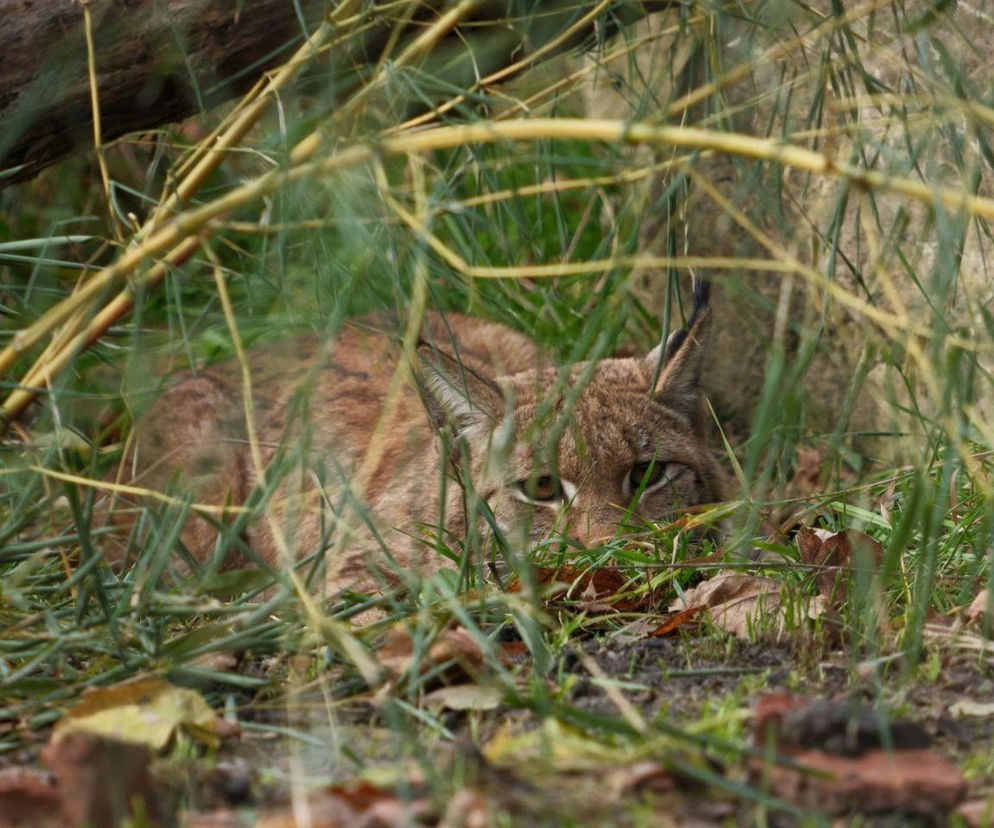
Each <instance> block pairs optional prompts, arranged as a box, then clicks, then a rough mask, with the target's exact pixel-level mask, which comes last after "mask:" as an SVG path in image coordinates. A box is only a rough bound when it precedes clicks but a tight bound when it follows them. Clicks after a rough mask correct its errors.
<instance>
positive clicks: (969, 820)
mask: <svg viewBox="0 0 994 828" xmlns="http://www.w3.org/2000/svg"><path fill="white" fill-rule="evenodd" d="M956 816H958V817H959V818H960V819H961V820H962V821H963V824H964V825H965V826H966V828H990V826H991V825H994V798H991V797H988V798H987V799H971V800H970V801H969V802H964V803H963V804H962V805H960V806H959V807H958V808H957V809H956Z"/></svg>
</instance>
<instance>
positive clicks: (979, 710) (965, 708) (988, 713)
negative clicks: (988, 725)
mask: <svg viewBox="0 0 994 828" xmlns="http://www.w3.org/2000/svg"><path fill="white" fill-rule="evenodd" d="M949 715H950V716H952V717H953V718H954V719H965V718H975V719H989V718H991V717H992V716H994V702H991V701H976V700H975V699H960V700H959V701H957V702H953V703H952V704H951V705H949Z"/></svg>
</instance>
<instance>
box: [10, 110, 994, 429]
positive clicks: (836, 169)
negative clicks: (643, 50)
mask: <svg viewBox="0 0 994 828" xmlns="http://www.w3.org/2000/svg"><path fill="white" fill-rule="evenodd" d="M541 139H553V140H588V141H603V142H606V143H630V144H649V145H661V146H671V147H683V148H688V149H698V150H711V151H715V152H723V153H728V154H731V155H739V156H743V157H746V158H755V159H758V160H763V161H771V162H775V163H779V164H784V165H787V166H792V167H797V168H799V169H804V170H808V171H810V172H814V173H818V174H820V175H826V176H835V177H839V178H844V179H847V180H848V181H850V182H851V184H853V185H857V186H860V187H863V188H865V189H869V190H880V191H882V192H890V193H895V194H898V195H903V196H906V197H908V198H911V199H915V200H917V201H921V202H923V203H926V204H932V205H935V204H938V205H941V206H942V207H944V208H946V209H948V210H952V211H960V210H964V211H967V212H969V213H972V214H974V215H977V216H982V217H984V218H994V200H991V199H988V198H983V197H980V196H976V195H973V194H971V193H965V192H962V191H959V190H953V189H950V188H944V187H930V186H928V185H927V184H924V183H922V182H919V181H913V180H911V179H908V178H902V177H900V176H891V175H888V174H887V173H883V172H879V171H876V170H867V169H863V168H860V167H855V166H853V165H851V164H848V163H846V162H836V161H835V160H834V159H832V158H830V157H828V156H826V155H824V154H822V153H818V152H814V151H812V150H809V149H805V148H803V147H796V146H792V145H790V144H784V143H783V142H781V141H778V140H774V139H769V138H756V137H753V136H751V135H741V134H737V133H729V132H717V131H713V130H703V129H694V128H690V127H670V126H653V125H650V124H639V123H637V124H628V123H625V122H624V121H621V120H586V119H582V118H562V119H552V118H537V119H532V120H529V119H521V120H514V121H502V122H489V123H475V124H465V125H459V126H445V127H437V128H435V129H430V130H425V131H424V132H419V133H414V134H412V135H404V136H397V137H391V138H386V139H384V140H382V141H381V142H379V143H376V144H373V143H368V144H357V145H355V146H352V147H348V148H346V149H344V150H342V151H341V152H338V153H335V154H334V155H332V156H330V157H329V158H324V159H321V160H318V161H312V162H308V163H303V164H296V165H294V166H292V167H290V168H289V169H286V170H271V171H270V172H268V173H266V174H264V175H262V176H260V177H259V178H257V179H255V180H253V181H249V182H247V183H245V184H242V185H241V186H239V187H236V188H235V189H233V190H231V191H229V192H228V193H226V194H224V195H223V196H220V197H219V198H217V199H215V200H214V201H211V202H208V203H207V204H204V205H202V206H200V207H197V208H195V209H192V210H189V211H187V212H185V213H180V214H179V215H178V216H176V218H175V219H174V220H172V221H171V222H170V223H169V224H167V225H165V226H164V227H163V228H162V229H160V230H158V231H156V232H154V233H153V234H152V235H151V236H149V237H148V238H147V239H145V240H144V241H143V242H142V243H140V244H138V245H136V246H135V247H133V248H131V249H129V250H128V251H127V252H126V253H125V254H124V255H123V256H122V257H121V258H120V259H119V260H118V261H117V262H115V263H114V264H112V265H110V266H108V267H107V268H105V269H104V270H103V271H102V272H100V273H98V274H97V275H96V276H94V277H93V278H92V279H91V280H90V281H89V282H87V284H86V285H84V286H83V287H82V288H81V289H80V290H79V291H78V292H77V293H76V294H74V295H73V296H71V297H67V298H66V299H64V300H63V301H62V302H60V303H59V304H57V305H55V306H54V307H53V308H52V309H50V310H49V311H48V312H47V313H46V314H45V316H43V317H42V318H41V319H39V320H38V321H36V322H35V323H34V324H32V325H30V326H29V327H28V328H26V329H24V330H23V331H20V332H18V333H17V334H16V335H15V336H14V338H13V340H12V341H11V343H10V344H9V345H8V346H7V347H6V348H5V349H4V350H3V351H2V352H0V374H2V373H4V372H6V371H8V370H9V369H10V367H11V365H12V364H13V363H14V361H15V360H16V359H17V358H18V356H19V355H20V354H21V353H22V352H23V351H24V350H26V349H27V348H30V347H31V346H33V345H34V344H36V343H37V342H39V341H40V340H41V338H42V337H44V336H46V335H47V334H49V333H51V332H52V331H53V330H55V329H56V328H57V327H58V326H59V325H61V324H62V323H63V322H65V321H66V320H67V319H68V318H69V317H70V316H71V315H72V314H73V313H74V312H75V311H76V310H77V309H78V308H80V307H83V306H85V305H87V304H90V303H92V302H93V301H95V300H96V298H97V297H98V296H99V295H100V294H102V293H103V292H104V291H106V290H108V289H110V288H112V287H113V286H114V285H116V284H118V283H119V282H121V281H123V280H124V279H125V278H126V277H127V276H128V275H129V274H131V273H132V272H133V271H135V270H136V269H137V268H138V267H139V266H140V265H141V263H142V262H143V261H145V260H146V259H148V258H150V257H153V256H158V255H161V254H163V253H164V251H167V250H169V249H170V248H172V247H173V246H174V245H178V244H181V243H183V242H184V241H185V240H187V239H188V237H189V236H190V235H191V234H193V233H205V234H209V232H210V231H211V230H212V229H213V228H212V227H211V226H210V225H211V222H213V221H214V220H215V219H217V218H219V217H220V216H222V215H224V214H226V213H228V212H230V211H231V210H234V209H235V208H236V207H241V206H243V205H245V204H248V203H251V202H253V201H255V200H257V199H259V198H262V197H263V196H266V195H269V194H270V193H272V192H275V191H276V190H277V189H279V188H280V187H282V186H284V185H286V184H288V183H292V182H296V181H300V180H303V179H307V178H314V177H318V176H327V175H331V174H332V173H336V172H338V171H340V170H343V169H347V168H350V167H355V166H358V165H360V164H364V163H367V162H369V161H370V160H372V159H373V158H374V157H375V156H376V155H377V154H381V155H406V154H409V153H425V152H432V151H435V150H442V149H453V148H457V147H462V146H466V145H470V144H492V143H499V142H503V141H535V140H541ZM304 140H305V141H307V140H308V139H304ZM302 143H303V142H302ZM298 146H299V145H298ZM587 267H588V269H593V270H595V271H599V270H601V269H602V268H603V264H602V263H600V262H595V263H589V264H588V266H587ZM557 272H558V271H557ZM500 275H503V276H507V275H514V273H513V272H511V271H502V272H501V273H500ZM90 330H92V326H91V328H90ZM909 330H913V332H915V333H919V334H921V335H923V336H926V337H927V336H929V335H930V332H929V331H927V330H926V329H925V328H922V327H920V326H918V327H915V328H909ZM74 341H75V339H74ZM946 341H947V342H949V343H950V344H954V345H956V346H957V347H960V348H963V349H965V350H969V351H977V352H979V351H982V350H987V349H986V348H984V347H983V346H982V345H981V344H980V343H976V342H972V341H970V340H967V339H965V338H963V337H947V340H946ZM56 359H59V360H60V364H59V368H60V369H61V367H64V365H65V364H66V363H67V362H68V359H69V357H68V356H64V354H59V355H58V356H57V357H56ZM53 373H54V372H53ZM24 384H27V383H24ZM19 392H24V389H19V390H18V391H15V392H14V393H13V394H11V396H10V397H8V398H7V400H6V401H5V402H4V405H3V407H2V410H0V417H2V418H3V422H0V429H3V428H4V427H5V426H4V424H5V422H7V421H9V420H10V418H12V417H14V416H15V415H16V414H18V413H19V412H20V411H22V410H23V408H24V406H25V405H26V404H27V402H28V401H29V400H30V398H31V397H32V396H33V394H31V393H30V392H26V393H27V397H26V398H25V396H23V394H19ZM15 395H18V396H17V397H16V398H15ZM0 433H2V432H0Z"/></svg>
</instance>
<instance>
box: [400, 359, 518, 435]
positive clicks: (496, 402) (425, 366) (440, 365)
mask: <svg viewBox="0 0 994 828" xmlns="http://www.w3.org/2000/svg"><path fill="white" fill-rule="evenodd" d="M417 377H418V385H419V387H420V389H421V395H422V398H423V399H424V402H425V406H426V407H427V409H428V413H429V415H430V416H431V419H432V422H433V423H434V424H435V426H436V427H437V428H442V427H444V426H445V425H446V424H452V425H453V426H455V429H456V433H457V434H458V435H459V436H461V437H465V438H466V439H467V440H472V439H474V438H479V437H482V436H485V435H487V434H489V433H490V432H491V431H493V430H494V429H495V428H496V427H497V424H498V423H499V422H500V421H501V418H502V417H503V416H504V394H503V392H502V391H501V390H500V387H499V386H498V385H497V383H496V382H494V380H493V379H491V378H490V377H487V376H484V375H483V374H482V373H478V372H477V371H474V370H473V369H472V368H468V367H467V366H465V365H463V364H462V363H461V362H459V360H457V359H454V358H453V357H451V356H449V355H448V354H446V353H443V352H442V351H439V350H437V349H435V348H433V347H432V346H431V345H428V344H426V343H422V344H421V345H420V346H418V365H417Z"/></svg>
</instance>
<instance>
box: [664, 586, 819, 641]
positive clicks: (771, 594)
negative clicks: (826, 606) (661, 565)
mask: <svg viewBox="0 0 994 828" xmlns="http://www.w3.org/2000/svg"><path fill="white" fill-rule="evenodd" d="M784 589H785V586H784V584H782V583H781V582H780V581H775V580H773V579H772V578H763V577H760V576H758V575H749V574H746V573H742V572H731V571H723V572H719V573H718V574H717V575H715V576H714V577H713V578H709V579H708V580H706V581H702V582H701V583H699V584H698V585H697V586H696V587H694V588H693V589H688V590H687V591H686V592H684V593H683V595H681V596H680V597H679V598H677V599H676V600H675V601H673V603H671V604H670V606H669V609H670V611H671V612H681V613H682V612H687V611H689V610H694V609H696V610H700V609H708V610H710V612H711V621H712V622H713V623H714V625H715V626H716V627H718V629H720V630H724V631H725V632H729V633H732V634H733V635H736V636H738V637H739V638H748V637H750V636H752V635H757V634H758V635H773V636H779V635H780V634H781V633H782V632H783V624H784V619H783V613H782V612H781V608H782V606H783V591H784ZM805 611H806V613H807V614H808V617H813V616H812V613H817V612H818V607H817V605H816V604H813V603H811V602H806V606H805Z"/></svg>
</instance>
